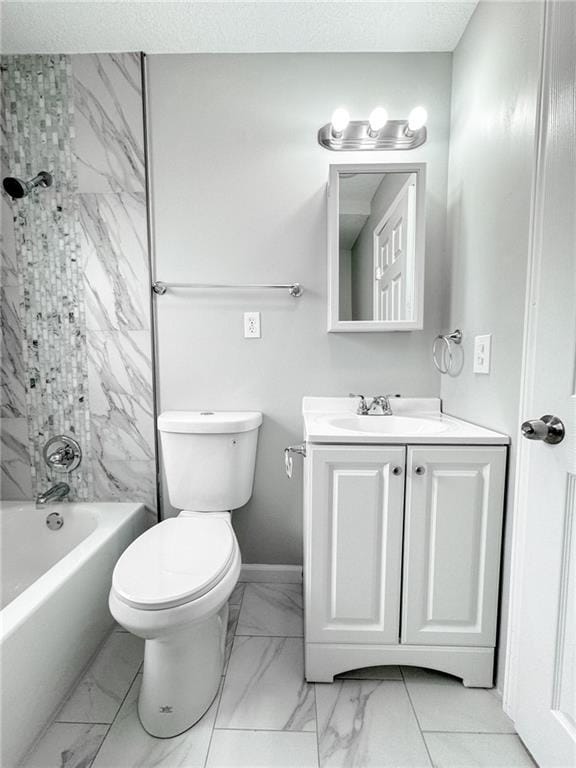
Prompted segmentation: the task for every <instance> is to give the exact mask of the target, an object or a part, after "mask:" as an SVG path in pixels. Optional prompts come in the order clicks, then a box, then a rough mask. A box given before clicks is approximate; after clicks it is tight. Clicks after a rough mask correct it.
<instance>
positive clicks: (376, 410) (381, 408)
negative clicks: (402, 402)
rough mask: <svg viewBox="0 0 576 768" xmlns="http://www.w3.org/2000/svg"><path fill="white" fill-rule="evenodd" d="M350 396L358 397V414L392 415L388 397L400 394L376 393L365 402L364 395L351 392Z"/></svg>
mask: <svg viewBox="0 0 576 768" xmlns="http://www.w3.org/2000/svg"><path fill="white" fill-rule="evenodd" d="M350 397H359V398H360V402H359V404H358V409H357V411H356V413H357V415H358V416H392V408H391V406H390V398H391V397H400V395H376V397H374V398H373V399H372V400H371V401H370V403H367V402H366V398H365V397H364V395H355V394H353V393H352V392H351V393H350Z"/></svg>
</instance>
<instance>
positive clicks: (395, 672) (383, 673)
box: [336, 666, 403, 680]
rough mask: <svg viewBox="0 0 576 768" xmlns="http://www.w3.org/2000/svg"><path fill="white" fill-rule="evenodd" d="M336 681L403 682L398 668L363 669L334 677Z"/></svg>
mask: <svg viewBox="0 0 576 768" xmlns="http://www.w3.org/2000/svg"><path fill="white" fill-rule="evenodd" d="M336 680H403V677H402V672H401V671H400V667H394V666H382V667H364V668H363V669H351V670H350V671H349V672H342V673H341V674H340V675H336Z"/></svg>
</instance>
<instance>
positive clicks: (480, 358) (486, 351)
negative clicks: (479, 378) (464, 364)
mask: <svg viewBox="0 0 576 768" xmlns="http://www.w3.org/2000/svg"><path fill="white" fill-rule="evenodd" d="M491 347H492V334H490V333H488V334H486V335H484V336H475V337H474V366H473V371H474V373H490V351H491Z"/></svg>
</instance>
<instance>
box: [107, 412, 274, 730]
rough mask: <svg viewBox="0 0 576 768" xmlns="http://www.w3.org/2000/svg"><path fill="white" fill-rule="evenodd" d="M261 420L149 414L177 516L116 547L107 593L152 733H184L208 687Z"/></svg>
mask: <svg viewBox="0 0 576 768" xmlns="http://www.w3.org/2000/svg"><path fill="white" fill-rule="evenodd" d="M261 423H262V414H261V413H259V412H257V411H227V412H225V411H216V412H212V411H167V412H165V413H162V414H161V415H160V416H159V418H158V430H159V432H160V437H161V444H162V454H163V458H164V467H165V473H166V483H167V488H168V495H169V498H170V503H171V504H172V506H173V507H176V509H179V510H181V512H180V513H179V515H178V516H177V517H172V518H168V519H166V520H164V521H162V522H161V523H159V524H158V525H155V526H153V527H152V528H150V529H149V530H148V531H146V532H145V533H144V534H142V535H141V536H140V537H138V538H137V539H136V540H135V541H134V542H132V544H131V545H130V546H129V547H128V548H127V549H126V550H125V552H124V553H123V554H122V555H121V556H120V559H119V560H118V562H117V564H116V567H115V568H114V573H113V576H112V588H111V590H110V598H109V605H110V611H111V613H112V615H113V616H114V618H115V619H116V621H117V622H118V623H119V624H120V625H121V626H123V627H124V628H125V629H127V630H128V631H129V632H132V633H133V634H134V635H137V636H138V637H142V638H144V639H145V641H146V643H145V648H144V674H143V680H142V687H141V689H140V697H139V700H138V714H139V716H140V721H141V723H142V725H143V726H144V728H145V729H146V731H148V733H150V734H151V735H152V736H157V737H160V738H169V737H171V736H176V735H178V734H179V733H182V732H183V731H185V730H187V729H188V728H190V727H191V726H192V725H194V723H195V722H196V721H197V720H199V719H200V718H201V717H202V715H203V714H204V713H205V712H206V710H207V709H208V708H209V706H210V704H211V703H212V701H213V699H214V697H215V696H216V693H217V692H218V687H219V685H220V680H221V675H222V672H223V667H224V653H225V643H226V628H227V623H228V599H229V597H230V595H231V593H232V590H233V589H234V587H235V585H236V583H237V581H238V577H239V575H240V565H241V559H240V550H239V547H238V542H237V540H236V536H235V535H234V531H233V529H232V525H231V510H233V509H237V508H238V507H241V506H242V505H243V504H246V502H247V501H248V500H249V499H250V497H251V495H252V486H253V482H254V467H255V463H256V445H257V440H258V428H259V426H260V424H261Z"/></svg>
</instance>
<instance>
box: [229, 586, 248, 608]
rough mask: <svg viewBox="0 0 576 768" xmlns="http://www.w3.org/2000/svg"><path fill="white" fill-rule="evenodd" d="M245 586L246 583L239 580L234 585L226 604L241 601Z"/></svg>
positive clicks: (236, 603) (238, 603)
mask: <svg viewBox="0 0 576 768" xmlns="http://www.w3.org/2000/svg"><path fill="white" fill-rule="evenodd" d="M245 587H246V583H245V582H243V581H239V582H238V584H236V586H235V587H234V590H233V591H232V594H231V595H230V599H229V600H228V605H240V603H241V602H242V597H243V595H244V588H245Z"/></svg>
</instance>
